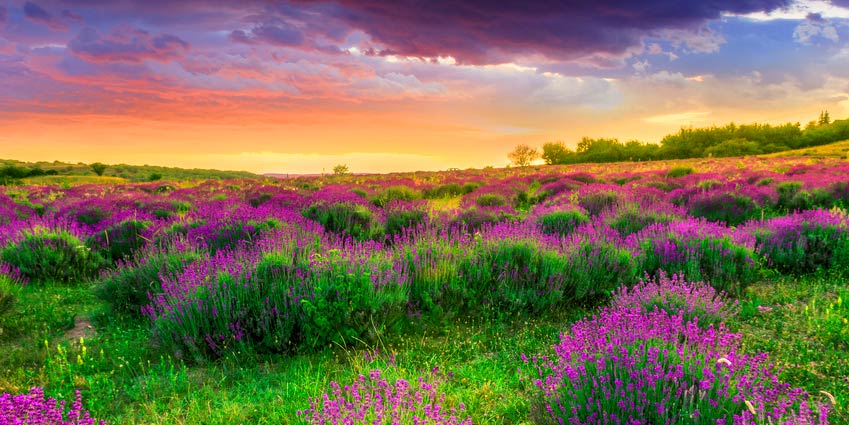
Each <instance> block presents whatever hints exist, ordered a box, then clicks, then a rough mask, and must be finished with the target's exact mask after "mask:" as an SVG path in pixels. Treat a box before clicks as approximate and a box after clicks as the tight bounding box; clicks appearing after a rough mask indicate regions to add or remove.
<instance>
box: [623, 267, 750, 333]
mask: <svg viewBox="0 0 849 425" xmlns="http://www.w3.org/2000/svg"><path fill="white" fill-rule="evenodd" d="M613 306H614V307H616V306H622V307H626V308H632V309H639V310H641V311H642V312H643V313H646V314H648V313H650V312H652V311H655V310H659V311H663V312H665V313H666V314H667V315H669V316H670V317H671V316H676V315H679V314H680V315H682V317H683V319H684V322H685V323H686V322H692V321H694V320H695V321H696V323H698V325H699V327H700V328H702V329H707V328H708V327H710V326H713V327H715V328H718V327H719V324H720V323H723V322H725V321H726V320H729V319H733V318H734V317H735V316H737V315H738V314H739V312H740V306H739V303H738V302H737V301H730V300H729V299H728V298H727V297H726V295H725V294H724V293H723V292H720V291H716V290H715V289H713V288H712V287H710V286H709V285H707V284H704V283H701V282H688V281H686V280H684V277H683V276H681V275H672V277H669V276H667V275H666V273H664V272H659V274H658V276H656V277H654V278H649V277H647V278H646V279H645V280H641V281H640V282H639V283H638V284H637V285H635V286H634V287H632V288H628V287H627V286H624V287H622V288H620V289H619V290H618V291H617V292H616V294H614V297H613Z"/></svg>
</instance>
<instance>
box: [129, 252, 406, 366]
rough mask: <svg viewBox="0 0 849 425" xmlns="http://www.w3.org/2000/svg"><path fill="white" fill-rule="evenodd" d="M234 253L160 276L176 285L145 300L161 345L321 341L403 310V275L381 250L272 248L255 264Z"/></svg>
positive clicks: (373, 325) (393, 323)
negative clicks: (305, 253) (364, 253)
mask: <svg viewBox="0 0 849 425" xmlns="http://www.w3.org/2000/svg"><path fill="white" fill-rule="evenodd" d="M234 255H235V254H234V253H228V254H227V255H225V256H217V257H215V258H211V259H208V260H206V261H203V262H200V263H198V264H197V265H196V266H192V267H191V268H188V269H186V271H185V272H184V273H183V274H182V275H175V276H174V277H173V278H169V279H168V281H167V282H164V283H163V286H168V287H169V288H171V289H169V291H167V292H165V293H164V294H162V295H161V296H159V297H157V298H156V299H155V302H154V304H153V305H151V306H150V307H148V308H145V312H146V313H147V314H149V315H150V316H151V317H152V318H153V320H154V323H153V327H154V336H155V337H156V339H157V340H158V341H159V344H160V345H162V346H163V347H165V348H166V349H169V350H172V351H173V352H174V353H175V355H177V356H179V357H186V358H192V359H195V360H198V361H202V360H207V359H215V358H218V357H220V356H222V355H224V354H226V353H228V352H232V351H234V350H241V351H247V352H258V353H267V352H273V353H280V352H290V351H292V350H295V349H298V348H303V349H320V348H324V347H327V345H328V344H331V343H338V344H345V343H349V342H352V341H357V340H364V339H365V340H376V338H377V335H379V334H380V333H382V332H384V331H387V330H390V329H394V328H396V327H398V326H400V325H401V323H402V320H401V319H402V318H403V317H404V316H405V312H406V307H407V300H408V296H407V287H406V286H405V285H404V278H403V276H398V275H397V274H394V273H391V272H390V271H391V270H393V268H392V263H390V262H387V261H385V260H382V259H379V258H377V257H375V258H345V257H341V256H340V255H339V253H338V252H335V251H331V252H328V253H327V254H325V255H319V254H314V255H312V257H311V258H310V259H309V260H304V259H295V258H293V257H292V255H291V253H289V254H283V253H272V254H266V255H265V256H264V257H263V258H262V259H261V260H260V261H259V263H258V264H257V265H256V266H255V267H252V266H250V262H252V261H253V260H249V259H244V258H238V257H235V256H234Z"/></svg>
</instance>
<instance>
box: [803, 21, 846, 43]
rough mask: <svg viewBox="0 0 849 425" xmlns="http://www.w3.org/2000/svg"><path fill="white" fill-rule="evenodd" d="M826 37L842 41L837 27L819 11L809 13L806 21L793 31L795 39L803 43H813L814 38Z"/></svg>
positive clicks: (834, 40)
mask: <svg viewBox="0 0 849 425" xmlns="http://www.w3.org/2000/svg"><path fill="white" fill-rule="evenodd" d="M817 37H819V38H824V39H826V40H830V41H833V42H835V43H837V42H839V41H840V36H839V35H838V34H837V28H835V27H834V25H832V24H831V23H830V22H828V21H827V20H826V19H824V18H823V17H822V15H821V14H819V13H809V14H808V16H807V17H806V18H805V21H804V22H802V23H801V24H799V26H797V27H796V29H795V30H794V31H793V39H794V40H796V41H798V42H800V43H802V44H811V43H812V41H813V40H814V38H817Z"/></svg>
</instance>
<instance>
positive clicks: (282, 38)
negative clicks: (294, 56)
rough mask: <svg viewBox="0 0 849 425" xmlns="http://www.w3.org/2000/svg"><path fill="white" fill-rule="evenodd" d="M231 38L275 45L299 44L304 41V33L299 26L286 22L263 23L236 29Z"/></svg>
mask: <svg viewBox="0 0 849 425" xmlns="http://www.w3.org/2000/svg"><path fill="white" fill-rule="evenodd" d="M230 39H231V40H232V41H235V42H237V43H248V44H250V43H258V42H261V43H266V44H271V45H274V46H299V45H302V44H303V43H304V35H303V34H302V33H301V31H299V30H298V29H297V28H295V27H293V26H291V25H288V24H285V23H278V24H261V25H258V26H256V27H254V28H253V29H251V30H249V31H244V30H235V31H233V32H231V33H230Z"/></svg>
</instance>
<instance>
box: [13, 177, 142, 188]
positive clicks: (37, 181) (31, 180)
mask: <svg viewBox="0 0 849 425" xmlns="http://www.w3.org/2000/svg"><path fill="white" fill-rule="evenodd" d="M128 181H129V180H127V179H125V178H121V177H111V176H39V177H27V178H25V179H21V184H24V185H49V184H58V185H62V186H68V187H70V186H76V185H81V184H103V183H126V182H128Z"/></svg>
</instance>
